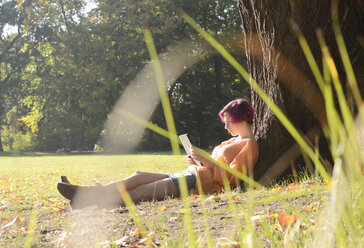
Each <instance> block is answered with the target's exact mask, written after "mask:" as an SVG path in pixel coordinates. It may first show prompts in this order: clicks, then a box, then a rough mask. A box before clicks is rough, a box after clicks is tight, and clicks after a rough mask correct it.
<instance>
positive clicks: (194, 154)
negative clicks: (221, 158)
mask: <svg viewBox="0 0 364 248" xmlns="http://www.w3.org/2000/svg"><path fill="white" fill-rule="evenodd" d="M199 150H200V149H198V148H192V158H193V159H194V160H196V161H199V162H200V163H202V164H203V166H207V165H208V166H210V168H212V169H213V168H214V167H215V164H214V163H213V162H211V161H210V160H209V159H208V158H205V157H204V156H202V155H201V154H203V153H205V154H206V152H204V151H202V150H201V151H199Z"/></svg>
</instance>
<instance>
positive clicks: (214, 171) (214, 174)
mask: <svg viewBox="0 0 364 248" xmlns="http://www.w3.org/2000/svg"><path fill="white" fill-rule="evenodd" d="M258 155H259V148H258V143H257V141H256V140H254V139H239V138H235V137H234V138H231V139H229V140H227V141H224V142H222V143H221V144H220V145H219V146H217V147H215V149H214V150H213V152H212V155H211V157H212V158H213V159H214V160H217V161H219V162H223V163H225V164H227V165H228V166H229V167H230V168H232V169H235V170H238V171H240V172H243V173H246V174H248V175H251V173H252V171H253V168H254V166H255V163H256V162H257V159H258ZM193 170H194V171H195V172H196V174H197V180H199V181H200V182H201V185H202V189H203V192H204V193H205V194H212V193H219V192H221V191H222V189H223V188H224V186H223V179H222V173H224V172H226V176H227V178H228V180H229V184H230V186H231V187H234V186H236V185H238V184H239V183H240V179H238V178H236V177H235V176H234V175H232V174H231V173H229V172H227V171H224V170H223V169H221V168H220V167H219V166H217V165H216V166H215V167H214V168H212V167H211V166H210V165H204V166H203V167H197V166H194V168H193ZM196 193H198V187H197V185H196Z"/></svg>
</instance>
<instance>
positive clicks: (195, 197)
mask: <svg viewBox="0 0 364 248" xmlns="http://www.w3.org/2000/svg"><path fill="white" fill-rule="evenodd" d="M188 198H189V199H191V200H196V199H199V198H201V195H196V194H192V195H190V196H188Z"/></svg>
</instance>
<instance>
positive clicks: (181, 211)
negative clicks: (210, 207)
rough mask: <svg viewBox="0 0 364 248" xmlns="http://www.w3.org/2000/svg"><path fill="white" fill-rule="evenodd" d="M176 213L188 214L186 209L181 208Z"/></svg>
mask: <svg viewBox="0 0 364 248" xmlns="http://www.w3.org/2000/svg"><path fill="white" fill-rule="evenodd" d="M178 212H179V213H181V214H185V213H187V212H188V209H185V208H181V209H180V210H179V211H178Z"/></svg>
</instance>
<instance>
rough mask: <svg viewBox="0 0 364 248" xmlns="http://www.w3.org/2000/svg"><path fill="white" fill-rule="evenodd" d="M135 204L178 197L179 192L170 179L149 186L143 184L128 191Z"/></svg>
mask: <svg viewBox="0 0 364 248" xmlns="http://www.w3.org/2000/svg"><path fill="white" fill-rule="evenodd" d="M128 193H129V195H130V197H131V199H132V200H133V202H134V203H138V202H140V201H151V200H163V199H165V198H166V197H178V196H179V191H178V189H177V187H176V185H175V184H174V183H173V181H172V180H171V179H170V178H165V179H162V180H158V181H155V182H152V183H148V184H142V185H139V186H137V187H136V188H133V189H132V190H129V191H128Z"/></svg>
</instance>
